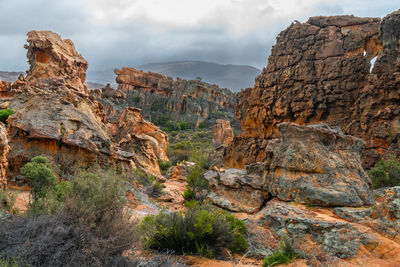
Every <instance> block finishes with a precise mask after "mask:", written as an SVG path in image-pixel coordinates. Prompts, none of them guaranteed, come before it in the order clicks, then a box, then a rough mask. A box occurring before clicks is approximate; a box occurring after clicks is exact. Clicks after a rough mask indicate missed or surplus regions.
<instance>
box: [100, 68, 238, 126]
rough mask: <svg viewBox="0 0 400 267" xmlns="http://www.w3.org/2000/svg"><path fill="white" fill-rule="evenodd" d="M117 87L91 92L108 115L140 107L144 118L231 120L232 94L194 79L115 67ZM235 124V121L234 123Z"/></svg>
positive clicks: (198, 121)
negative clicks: (174, 77)
mask: <svg viewBox="0 0 400 267" xmlns="http://www.w3.org/2000/svg"><path fill="white" fill-rule="evenodd" d="M115 73H116V74H117V78H116V81H117V83H118V89H117V90H114V89H112V88H110V87H109V86H106V87H105V88H103V89H102V92H101V93H100V92H98V91H94V92H93V94H94V95H95V96H96V97H97V98H98V100H99V101H100V102H101V103H103V105H104V106H105V107H106V109H107V115H108V116H109V118H113V117H115V111H120V110H122V109H123V108H125V107H127V106H133V107H138V108H140V109H142V113H143V115H144V116H145V117H153V118H154V117H159V116H166V115H167V116H168V117H169V118H171V119H173V120H177V121H185V122H190V123H193V124H194V125H195V126H196V127H197V126H198V125H199V124H200V123H202V122H205V121H207V120H211V121H209V124H210V126H211V125H212V124H213V123H215V120H216V119H218V118H225V117H227V118H228V119H230V120H232V121H236V120H234V117H235V115H234V106H235V104H236V98H235V94H234V93H232V92H231V91H229V90H228V89H224V88H219V87H218V86H217V85H211V84H208V83H205V82H201V81H198V80H190V81H186V80H182V79H177V80H176V81H174V80H173V79H172V78H170V77H166V76H164V75H162V74H158V73H153V72H144V71H141V70H136V69H133V68H122V69H116V70H115ZM236 124H238V123H236Z"/></svg>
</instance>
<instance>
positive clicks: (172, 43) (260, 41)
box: [0, 0, 398, 70]
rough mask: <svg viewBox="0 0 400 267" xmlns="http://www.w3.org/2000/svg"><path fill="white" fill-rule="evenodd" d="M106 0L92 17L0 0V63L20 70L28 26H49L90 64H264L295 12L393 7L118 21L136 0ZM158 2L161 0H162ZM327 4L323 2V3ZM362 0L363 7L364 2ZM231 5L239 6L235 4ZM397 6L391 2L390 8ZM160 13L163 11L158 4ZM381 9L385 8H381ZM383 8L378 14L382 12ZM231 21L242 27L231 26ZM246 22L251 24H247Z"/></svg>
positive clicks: (44, 1) (75, 6)
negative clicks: (184, 21) (101, 12)
mask: <svg viewBox="0 0 400 267" xmlns="http://www.w3.org/2000/svg"><path fill="white" fill-rule="evenodd" d="M98 1H99V2H98V4H99V5H100V4H102V3H107V5H108V7H109V10H106V11H109V14H108V15H109V16H108V17H107V18H106V19H105V20H102V21H98V20H96V19H95V18H94V17H93V12H90V10H89V9H88V8H89V5H87V4H85V1H78V0H69V1H67V0H65V1H64V0H58V1H54V0H35V1H33V0H30V1H29V0H28V1H27V0H25V1H23V0H12V1H11V0H7V1H6V0H0V10H1V16H0V51H1V53H0V70H25V69H27V68H28V66H27V64H26V58H25V53H26V52H25V50H24V49H23V45H24V43H25V38H26V36H25V34H26V32H28V31H29V30H32V29H49V30H53V31H55V32H57V33H59V34H60V35H61V36H62V37H63V38H69V39H71V40H72V41H73V42H74V43H75V46H76V48H77V50H78V51H79V52H80V53H81V54H82V55H83V56H84V57H85V58H86V59H87V60H88V62H89V68H90V69H91V70H102V69H108V68H114V67H121V66H136V65H140V64H146V63H151V62H163V61H175V60H204V61H213V62H217V63H223V64H228V63H232V64H249V65H253V66H256V67H259V68H262V67H264V66H266V63H267V58H268V54H269V52H270V49H271V46H272V45H273V44H274V43H275V37H276V35H277V34H278V33H279V32H280V31H281V30H283V29H284V28H286V27H287V26H289V25H290V23H291V22H292V21H293V20H295V19H297V20H301V21H305V20H306V19H307V18H308V17H309V16H314V15H332V14H344V13H355V15H359V16H365V15H370V13H373V12H374V10H373V9H375V8H376V12H377V14H376V15H375V16H382V15H381V13H383V12H386V13H389V12H390V11H394V10H395V8H394V6H395V5H394V4H393V3H392V2H393V1H387V0H381V1H380V2H379V3H380V4H381V7H378V4H375V1H372V0H370V1H361V0H358V1H350V0H342V1H339V0H338V1H337V3H332V1H322V0H315V3H319V4H316V5H314V6H312V7H307V6H306V7H304V5H299V9H301V10H300V11H301V12H299V13H298V14H301V15H300V17H298V16H299V15H298V14H297V15H296V16H294V15H293V14H281V13H279V12H282V10H280V11H279V10H277V9H275V8H274V7H273V6H272V5H271V4H270V3H269V1H265V0H249V1H243V0H240V1H239V0H231V5H234V6H236V7H240V8H243V9H248V13H246V15H247V16H243V17H241V16H237V17H235V16H233V15H232V14H230V13H229V11H227V10H230V9H226V7H224V6H221V7H219V8H217V9H215V10H212V11H211V12H209V13H208V14H207V15H206V16H205V17H204V18H202V19H201V20H199V21H198V23H197V24H194V25H177V24H168V23H161V22H157V21H154V20H152V19H151V18H150V17H149V16H148V14H144V13H140V12H138V13H137V14H136V15H135V16H132V17H129V18H127V19H125V20H122V19H120V17H119V15H118V12H119V11H121V10H122V11H123V10H125V9H129V8H131V7H134V6H135V5H136V4H137V1H130V0H118V1H110V0H98ZM164 1H165V0H164ZM329 3H330V4H329ZM369 3H370V4H371V6H370V7H369ZM240 8H239V10H240ZM397 8H398V7H397ZM165 12H168V10H166V11H165ZM386 13H385V14H386ZM383 15H384V14H383ZM232 23H236V25H237V24H238V25H239V26H241V25H243V27H245V28H246V27H247V28H246V29H245V31H243V32H240V33H237V32H235V31H234V30H232ZM248 25H253V26H251V27H250V26H248Z"/></svg>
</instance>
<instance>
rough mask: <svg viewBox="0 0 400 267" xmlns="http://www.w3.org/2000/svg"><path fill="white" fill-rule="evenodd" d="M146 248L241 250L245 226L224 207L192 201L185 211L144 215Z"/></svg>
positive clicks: (211, 254)
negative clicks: (191, 204)
mask: <svg viewBox="0 0 400 267" xmlns="http://www.w3.org/2000/svg"><path fill="white" fill-rule="evenodd" d="M139 231H140V232H141V233H142V235H143V243H144V244H145V246H146V247H147V248H148V249H155V250H159V251H162V250H172V251H174V252H175V253H177V254H188V253H189V254H195V255H199V256H204V257H209V258H211V257H214V256H216V255H218V254H220V252H221V250H222V249H223V248H228V249H230V250H231V251H232V252H244V251H245V250H246V249H247V243H246V240H245V239H244V234H245V232H246V227H245V224H244V222H243V221H241V220H238V219H236V218H235V217H234V216H233V215H229V214H227V213H226V212H224V211H221V210H216V209H213V208H211V207H208V206H200V205H193V206H192V207H190V208H188V210H187V211H186V213H182V212H166V211H163V212H161V213H160V214H158V215H150V216H146V217H145V218H144V220H143V221H142V223H141V224H140V226H139Z"/></svg>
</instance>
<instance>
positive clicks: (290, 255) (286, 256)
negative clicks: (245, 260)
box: [263, 237, 301, 267]
mask: <svg viewBox="0 0 400 267" xmlns="http://www.w3.org/2000/svg"><path fill="white" fill-rule="evenodd" d="M300 257H301V255H300V254H299V253H297V252H296V250H295V249H294V247H293V245H292V241H291V240H290V239H289V238H288V237H284V239H283V241H282V242H281V249H280V250H277V251H275V252H274V253H272V254H271V255H270V256H268V257H266V258H265V259H264V263H263V266H264V267H269V266H276V265H280V264H289V263H291V262H292V261H293V259H295V258H300Z"/></svg>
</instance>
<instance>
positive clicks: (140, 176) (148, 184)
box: [134, 169, 163, 197]
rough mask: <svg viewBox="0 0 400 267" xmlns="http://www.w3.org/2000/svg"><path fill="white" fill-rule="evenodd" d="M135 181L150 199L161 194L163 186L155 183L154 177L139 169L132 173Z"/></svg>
mask: <svg viewBox="0 0 400 267" xmlns="http://www.w3.org/2000/svg"><path fill="white" fill-rule="evenodd" d="M134 176H135V178H136V180H137V181H138V182H139V183H140V184H142V185H143V186H144V190H145V192H146V194H147V195H149V196H150V197H159V196H161V195H162V193H163V186H162V184H160V183H159V182H157V181H156V177H155V176H154V175H148V174H147V173H145V172H144V171H142V170H140V169H136V170H135V171H134Z"/></svg>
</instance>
